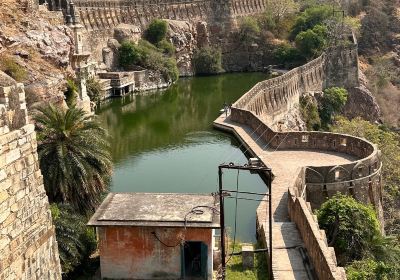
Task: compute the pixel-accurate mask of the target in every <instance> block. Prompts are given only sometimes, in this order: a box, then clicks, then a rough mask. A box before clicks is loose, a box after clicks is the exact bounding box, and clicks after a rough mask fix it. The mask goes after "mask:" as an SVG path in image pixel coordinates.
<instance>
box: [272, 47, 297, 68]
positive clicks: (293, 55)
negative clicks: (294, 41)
mask: <svg viewBox="0 0 400 280" xmlns="http://www.w3.org/2000/svg"><path fill="white" fill-rule="evenodd" d="M273 56H274V59H275V60H276V62H277V63H279V64H282V65H283V66H284V67H285V68H293V67H296V66H299V65H302V64H303V63H304V57H303V56H302V54H301V53H300V51H299V50H298V49H297V48H295V47H292V46H291V45H290V44H282V45H280V46H279V47H277V48H276V50H275V51H274V53H273Z"/></svg>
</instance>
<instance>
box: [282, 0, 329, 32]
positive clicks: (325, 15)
mask: <svg viewBox="0 0 400 280" xmlns="http://www.w3.org/2000/svg"><path fill="white" fill-rule="evenodd" d="M332 17H333V13H332V6H329V5H317V6H312V7H310V8H307V9H306V10H305V11H304V12H302V13H301V14H300V15H299V16H298V17H297V18H296V21H295V23H294V25H293V27H292V31H291V34H290V37H291V39H294V38H296V36H297V35H298V34H299V33H300V32H302V31H306V30H308V29H312V28H314V26H316V25H321V24H323V22H324V21H325V20H327V19H330V18H332Z"/></svg>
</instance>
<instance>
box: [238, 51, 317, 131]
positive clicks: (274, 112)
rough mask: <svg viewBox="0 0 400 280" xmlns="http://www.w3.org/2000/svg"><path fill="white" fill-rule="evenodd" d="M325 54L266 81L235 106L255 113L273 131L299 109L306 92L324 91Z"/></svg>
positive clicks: (256, 86) (244, 96) (255, 87)
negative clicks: (285, 118)
mask: <svg viewBox="0 0 400 280" xmlns="http://www.w3.org/2000/svg"><path fill="white" fill-rule="evenodd" d="M324 65H325V55H323V56H321V57H319V58H317V59H315V60H313V61H311V62H309V63H307V64H305V65H303V66H301V67H297V68H294V69H292V70H291V71H289V72H287V73H285V74H284V75H282V76H279V77H277V78H274V79H270V80H266V81H262V82H260V83H258V84H257V85H255V86H254V87H253V88H252V89H251V90H250V91H248V92H247V93H246V94H245V95H243V96H242V97H241V98H240V99H239V100H238V101H237V102H236V103H235V104H234V106H235V107H237V108H241V109H245V110H248V111H251V112H254V113H255V114H256V115H257V116H259V117H260V118H261V119H263V120H264V121H265V122H266V123H267V124H268V125H269V126H270V127H271V128H275V129H276V128H277V127H278V123H279V122H280V121H281V120H282V119H283V118H284V117H285V115H286V114H288V113H289V112H290V111H293V110H296V109H298V106H299V98H300V95H301V94H302V93H305V92H309V91H322V89H323V83H324Z"/></svg>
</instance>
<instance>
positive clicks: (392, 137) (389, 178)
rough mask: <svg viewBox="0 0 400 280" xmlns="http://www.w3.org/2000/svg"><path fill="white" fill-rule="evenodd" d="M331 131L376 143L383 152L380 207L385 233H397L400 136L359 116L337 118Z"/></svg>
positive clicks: (398, 230) (398, 224) (399, 224)
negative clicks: (383, 217) (381, 202)
mask: <svg viewBox="0 0 400 280" xmlns="http://www.w3.org/2000/svg"><path fill="white" fill-rule="evenodd" d="M332 131H333V132H338V133H346V134H351V135H354V136H358V137H361V138H365V139H367V140H369V141H371V142H372V143H375V144H377V145H378V148H379V149H380V150H381V152H382V156H381V158H382V162H383V167H382V175H383V180H382V182H383V184H384V188H383V190H384V191H383V200H384V203H383V210H384V215H385V230H386V233H387V234H395V235H398V236H399V235H400V211H399V210H398V209H399V207H400V136H399V134H397V133H395V132H392V131H390V130H389V129H387V128H386V127H385V126H381V125H375V124H371V123H370V122H368V121H365V120H363V119H361V118H356V119H353V120H351V121H349V120H347V119H345V118H343V117H337V118H336V119H335V123H334V125H333V126H332Z"/></svg>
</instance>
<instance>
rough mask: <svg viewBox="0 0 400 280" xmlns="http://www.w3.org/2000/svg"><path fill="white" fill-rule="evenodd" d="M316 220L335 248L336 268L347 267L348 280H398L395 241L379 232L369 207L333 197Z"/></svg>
mask: <svg viewBox="0 0 400 280" xmlns="http://www.w3.org/2000/svg"><path fill="white" fill-rule="evenodd" d="M317 217H318V223H319V225H320V227H321V229H324V230H325V232H326V234H327V239H328V242H329V245H330V246H333V247H334V248H335V253H336V256H337V259H338V264H339V265H340V266H347V267H346V271H347V275H348V278H349V279H390V278H392V277H393V278H392V279H397V278H398V277H399V276H400V265H399V261H400V246H399V243H398V240H397V239H396V238H394V237H392V236H384V235H383V234H382V233H381V232H380V229H379V222H378V220H377V218H376V213H375V210H374V209H373V208H372V207H371V206H366V205H364V204H362V203H359V202H357V201H356V200H355V199H353V198H351V197H348V196H345V195H342V194H336V195H335V196H333V197H332V198H330V199H329V200H328V201H326V202H325V203H323V204H322V206H321V208H320V209H319V210H317ZM360 269H362V270H360ZM367 276H368V277H370V278H366V277H367Z"/></svg>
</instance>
